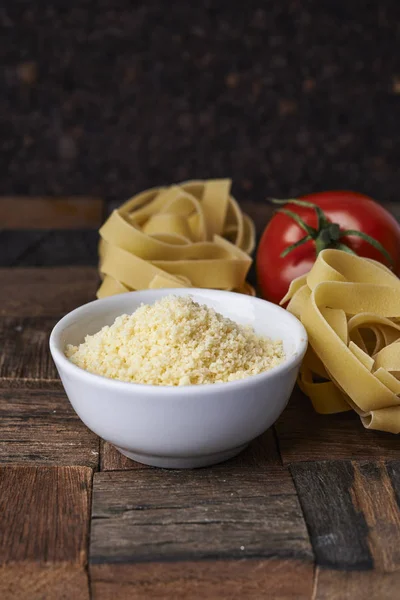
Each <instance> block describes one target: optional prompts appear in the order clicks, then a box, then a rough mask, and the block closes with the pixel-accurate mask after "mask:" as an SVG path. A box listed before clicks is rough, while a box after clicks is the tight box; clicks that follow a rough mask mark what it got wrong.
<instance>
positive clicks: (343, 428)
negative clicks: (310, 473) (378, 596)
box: [275, 389, 400, 464]
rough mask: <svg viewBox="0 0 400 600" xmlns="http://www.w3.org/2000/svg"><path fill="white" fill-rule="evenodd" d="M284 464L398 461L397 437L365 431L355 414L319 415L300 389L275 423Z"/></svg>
mask: <svg viewBox="0 0 400 600" xmlns="http://www.w3.org/2000/svg"><path fill="white" fill-rule="evenodd" d="M275 427H276V431H277V434H278V440H279V449H280V452H281V455H282V460H283V463H284V464H290V463H295V462H299V461H321V460H343V459H353V458H354V459H363V460H364V459H373V460H374V459H375V460H385V459H397V460H400V444H399V441H398V438H397V436H395V435H393V434H391V433H383V432H381V431H372V430H367V429H365V428H364V427H363V426H362V424H361V421H360V418H359V417H358V416H357V415H356V414H355V413H354V412H346V413H341V414H337V415H319V414H317V413H316V412H315V411H314V409H313V408H312V405H311V402H310V400H309V399H308V398H306V397H305V396H304V395H303V394H302V393H301V392H300V390H298V389H296V390H295V391H294V392H293V395H292V398H291V399H290V402H289V404H288V406H287V408H286V409H285V410H284V412H283V413H282V415H281V417H280V418H279V419H278V421H277V423H276V424H275Z"/></svg>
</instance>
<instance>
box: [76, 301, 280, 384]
mask: <svg viewBox="0 0 400 600" xmlns="http://www.w3.org/2000/svg"><path fill="white" fill-rule="evenodd" d="M65 354H66V356H67V357H68V358H69V359H70V360H71V362H73V363H75V364H76V365H77V366H78V367H81V368H82V369H85V370H87V371H90V372H91V373H96V374H97V375H102V376H104V377H108V378H111V379H118V380H120V381H128V382H131V383H145V384H152V385H168V386H178V385H193V384H203V383H222V382H228V381H235V380H237V379H244V378H245V377H248V376H250V375H257V374H258V373H262V372H263V371H267V370H269V369H271V368H273V367H275V366H276V365H278V364H280V363H281V362H282V361H283V360H284V358H285V355H284V352H283V346H282V342H281V341H272V340H269V339H267V338H264V337H259V336H257V335H256V334H255V333H254V330H253V329H252V328H251V327H244V326H241V325H238V324H237V323H235V322H234V321H231V320H230V319H227V318H226V317H224V316H222V315H221V314H219V313H217V312H216V311H215V310H213V309H212V308H209V307H207V306H204V305H200V304H198V303H196V302H194V301H193V299H192V298H191V297H190V296H184V297H181V296H166V297H164V298H162V299H161V300H159V301H158V302H156V303H155V304H152V305H142V306H140V307H139V308H138V309H137V310H136V311H135V312H134V313H133V314H131V315H121V316H120V317H117V318H116V319H115V321H114V323H113V324H112V325H111V326H110V327H108V326H106V327H103V328H102V329H101V330H100V331H99V332H97V333H95V334H94V335H87V336H86V338H85V341H84V342H83V343H82V344H80V345H79V346H72V345H68V346H67V348H66V352H65Z"/></svg>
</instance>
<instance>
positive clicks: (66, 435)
mask: <svg viewBox="0 0 400 600" xmlns="http://www.w3.org/2000/svg"><path fill="white" fill-rule="evenodd" d="M16 381H18V380H16ZM33 384H34V385H30V386H27V385H23V384H22V383H21V382H20V383H19V387H7V388H6V387H0V422H1V427H0V463H13V464H22V463H30V464H47V465H84V466H89V467H92V468H95V469H96V468H97V467H98V462H99V438H98V437H97V436H96V435H95V434H94V433H92V432H91V431H90V430H89V429H88V428H87V427H86V426H85V425H84V424H83V423H82V421H81V420H80V419H79V417H78V416H77V414H76V413H75V411H74V410H73V408H72V406H71V404H70V403H69V401H68V399H67V397H66V395H65V393H64V392H63V391H62V390H60V389H57V388H56V389H48V388H46V387H45V386H43V384H42V383H41V382H40V381H39V382H33Z"/></svg>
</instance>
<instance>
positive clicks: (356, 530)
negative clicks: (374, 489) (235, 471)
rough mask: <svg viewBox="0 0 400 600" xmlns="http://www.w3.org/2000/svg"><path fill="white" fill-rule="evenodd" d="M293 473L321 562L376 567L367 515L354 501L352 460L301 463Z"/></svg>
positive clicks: (294, 467) (351, 566)
mask: <svg viewBox="0 0 400 600" xmlns="http://www.w3.org/2000/svg"><path fill="white" fill-rule="evenodd" d="M291 472H292V475H293V479H294V482H295V485H296V489H297V492H298V495H299V499H300V502H301V506H302V509H303V513H304V516H305V519H306V523H307V526H308V530H309V533H310V538H311V543H312V546H313V549H314V553H315V556H316V560H317V564H318V565H322V566H328V567H332V568H336V569H341V568H342V569H346V568H347V569H372V568H373V557H372V555H371V551H370V548H369V544H368V525H367V523H366V520H365V516H364V515H363V513H362V512H361V511H360V510H359V508H358V506H355V505H354V503H353V496H352V488H353V484H354V471H353V467H352V465H351V463H350V462H344V461H343V462H341V461H335V462H325V463H298V464H294V465H292V467H291Z"/></svg>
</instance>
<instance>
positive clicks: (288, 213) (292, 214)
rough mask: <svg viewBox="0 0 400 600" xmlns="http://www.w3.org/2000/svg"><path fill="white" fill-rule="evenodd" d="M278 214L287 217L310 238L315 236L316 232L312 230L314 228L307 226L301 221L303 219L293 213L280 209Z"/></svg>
mask: <svg viewBox="0 0 400 600" xmlns="http://www.w3.org/2000/svg"><path fill="white" fill-rule="evenodd" d="M278 212H280V213H283V214H284V215H287V216H288V217H291V218H292V219H293V220H294V221H296V223H297V225H298V226H299V227H301V228H302V229H304V231H305V232H306V233H308V235H311V236H312V237H314V236H315V235H316V233H317V230H316V229H314V227H310V226H309V225H307V223H306V222H305V221H303V219H302V218H301V217H299V215H297V214H296V213H294V212H293V211H291V210H287V209H286V208H281V209H280V210H278Z"/></svg>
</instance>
